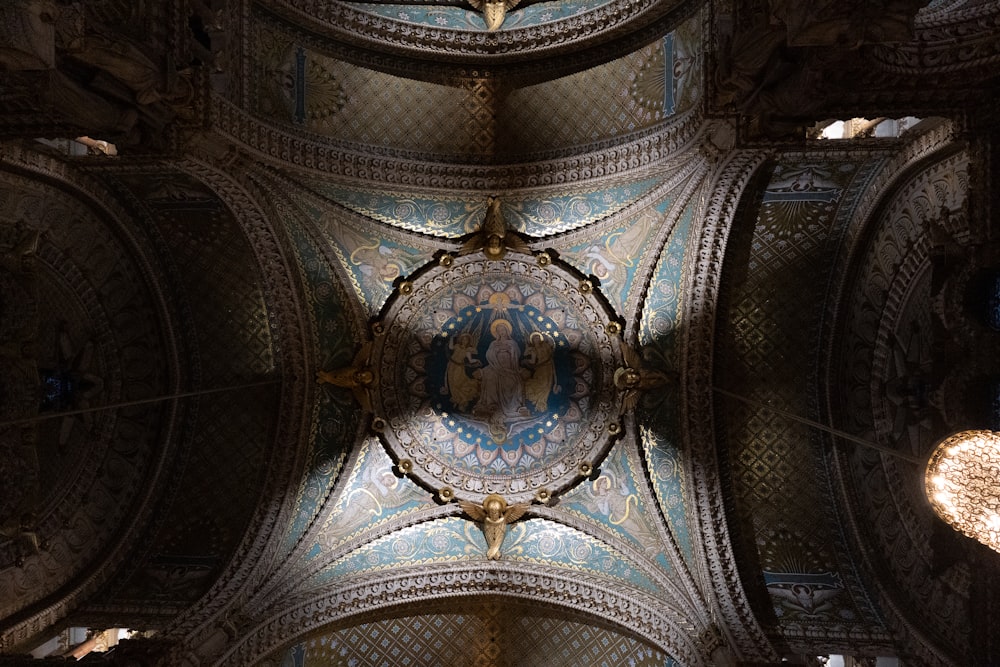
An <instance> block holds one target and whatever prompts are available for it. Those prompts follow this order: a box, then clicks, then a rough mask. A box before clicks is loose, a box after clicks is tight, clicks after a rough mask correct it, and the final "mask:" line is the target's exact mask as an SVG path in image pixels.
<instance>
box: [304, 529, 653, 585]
mask: <svg viewBox="0 0 1000 667" xmlns="http://www.w3.org/2000/svg"><path fill="white" fill-rule="evenodd" d="M503 550H504V560H510V561H521V562H526V563H537V564H541V565H558V566H562V567H566V568H568V569H571V570H578V571H582V572H592V573H594V574H600V575H603V576H607V577H611V578H614V579H619V580H621V581H624V582H627V583H628V584H631V585H633V586H636V587H638V588H640V589H642V590H645V591H648V592H650V593H654V594H655V593H659V592H661V589H660V587H659V586H658V585H657V584H655V583H654V582H653V580H652V579H651V578H650V577H649V576H648V575H647V574H646V573H645V572H644V571H643V570H642V569H641V568H639V567H638V566H636V565H635V564H634V563H633V562H632V561H631V559H629V558H628V557H627V556H626V555H625V554H623V553H621V552H618V551H616V550H614V549H612V548H611V547H609V546H607V545H605V544H603V543H601V542H599V541H598V540H596V539H594V538H592V537H590V536H589V535H587V534H585V533H582V532H580V531H578V530H575V529H573V528H569V527H567V526H563V525H561V524H558V523H554V522H551V521H547V520H545V519H529V520H528V521H524V522H519V523H515V524H514V525H512V526H511V527H510V528H509V530H508V533H507V538H506V539H505V540H504V547H503ZM485 553H486V541H485V539H484V538H483V534H482V531H480V530H479V529H478V528H477V527H476V525H475V524H473V523H471V522H469V521H466V520H464V519H460V518H458V517H450V518H446V519H440V520H438V521H432V522H430V523H425V524H421V525H419V526H411V527H409V528H404V529H402V530H399V531H397V532H395V533H393V534H392V535H389V536H387V537H383V538H381V539H378V540H376V541H374V542H371V543H370V544H367V545H365V546H363V547H361V548H360V549H358V550H357V551H355V552H353V553H351V554H349V555H347V556H345V557H344V558H342V559H340V560H339V561H337V562H335V563H333V564H331V565H330V567H328V568H326V569H324V570H323V571H322V572H321V573H320V574H318V575H317V576H318V577H320V578H321V579H322V580H324V581H329V580H331V579H334V578H342V577H349V576H352V575H357V574H361V573H364V572H372V571H378V570H385V569H390V568H393V567H399V564H400V563H401V562H405V563H406V564H407V565H419V564H424V563H445V562H460V561H468V562H471V561H482V560H484V559H485V555H484V554H485Z"/></svg>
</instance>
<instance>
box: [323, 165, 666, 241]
mask: <svg viewBox="0 0 1000 667" xmlns="http://www.w3.org/2000/svg"><path fill="white" fill-rule="evenodd" d="M662 180H663V177H656V178H648V179H644V180H641V181H635V182H628V183H624V184H618V185H613V186H611V187H605V188H601V189H596V190H585V191H580V192H571V193H566V188H562V189H560V190H559V191H557V192H553V193H550V194H544V195H539V194H533V195H531V196H524V195H518V194H516V193H513V194H510V195H505V196H504V197H503V199H502V201H501V209H502V211H503V216H504V219H505V220H506V221H507V224H508V225H509V226H510V227H511V228H512V229H515V230H517V231H519V232H522V233H524V234H527V235H528V236H533V237H544V236H549V235H552V234H558V233H560V232H565V231H569V230H571V229H577V228H579V227H583V226H585V225H588V224H590V223H592V222H596V221H598V220H601V219H603V218H605V217H607V216H609V215H612V214H614V213H617V212H618V211H620V210H621V209H623V208H625V207H626V206H628V205H629V204H631V203H632V202H634V201H636V200H638V199H640V198H641V197H643V196H644V195H646V194H647V193H648V192H650V191H651V190H652V189H653V188H655V187H656V186H657V185H658V184H660V183H661V182H662ZM307 185H308V187H309V188H310V189H311V190H313V191H314V192H315V193H317V194H318V195H320V196H322V197H325V198H328V199H330V200H331V201H334V202H336V203H338V204H340V205H341V206H344V207H346V208H349V209H351V210H352V211H355V212H356V213H360V214H361V215H364V216H366V217H368V218H371V219H372V220H378V221H379V222H384V223H386V224H390V225H393V226H394V227H401V228H403V229H407V230H411V231H416V232H423V233H425V234H433V235H435V236H443V237H446V238H458V237H460V236H463V235H465V234H468V233H470V232H473V231H475V230H476V229H477V228H478V227H479V224H480V223H481V222H482V220H483V216H484V215H485V214H486V198H485V197H480V198H477V199H469V196H468V195H431V194H425V193H406V192H380V191H377V190H372V189H371V188H365V189H357V188H349V187H346V186H342V185H335V184H332V183H327V182H322V181H313V182H309V183H307Z"/></svg>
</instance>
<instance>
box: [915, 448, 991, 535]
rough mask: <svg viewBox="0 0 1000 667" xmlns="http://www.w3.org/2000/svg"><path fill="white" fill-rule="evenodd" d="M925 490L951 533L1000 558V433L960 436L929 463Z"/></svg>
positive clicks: (932, 454)
mask: <svg viewBox="0 0 1000 667" xmlns="http://www.w3.org/2000/svg"><path fill="white" fill-rule="evenodd" d="M924 489H925V491H926V493H927V498H928V500H930V503H931V507H933V508H934V511H935V512H937V514H938V516H940V517H941V518H942V519H944V520H945V521H946V522H947V523H948V524H949V525H951V527H952V528H954V529H955V530H957V531H959V532H960V533H963V534H965V535H968V536H969V537H971V538H973V539H975V540H978V541H979V542H982V543H983V544H985V545H986V546H988V547H989V548H991V549H993V550H994V551H998V552H1000V433H998V432H996V431H961V432H960V433H956V434H954V435H952V436H949V437H948V438H946V439H945V440H943V441H942V442H941V444H939V445H938V446H937V448H936V449H935V450H934V451H933V452H932V453H931V456H930V459H929V460H928V461H927V470H926V472H925V474H924Z"/></svg>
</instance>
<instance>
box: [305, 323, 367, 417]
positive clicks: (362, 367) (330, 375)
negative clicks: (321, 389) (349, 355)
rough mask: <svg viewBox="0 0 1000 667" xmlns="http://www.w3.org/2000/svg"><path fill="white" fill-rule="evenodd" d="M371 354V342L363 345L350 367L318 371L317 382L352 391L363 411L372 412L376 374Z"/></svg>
mask: <svg viewBox="0 0 1000 667" xmlns="http://www.w3.org/2000/svg"><path fill="white" fill-rule="evenodd" d="M371 352H372V343H371V342H370V341H369V342H367V343H365V344H364V345H362V346H361V349H360V350H358V353H357V354H356V355H354V362H353V363H352V364H351V365H350V366H345V367H344V368H336V369H334V370H330V371H322V370H320V371H316V382H318V383H319V384H324V383H325V384H332V385H334V386H336V387H345V388H347V389H350V390H351V393H353V394H354V398H355V399H356V400H357V401H358V403H359V404H360V405H361V409H362V410H364V411H365V412H372V400H371V394H370V393H369V392H370V391H371V387H372V385H374V384H375V372H374V371H373V370H372V367H371V365H370V361H371Z"/></svg>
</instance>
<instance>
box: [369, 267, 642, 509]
mask: <svg viewBox="0 0 1000 667" xmlns="http://www.w3.org/2000/svg"><path fill="white" fill-rule="evenodd" d="M621 330H622V327H621V323H620V322H619V321H618V318H617V316H616V315H615V313H614V311H613V310H612V308H611V306H610V305H609V304H608V302H607V301H606V299H605V298H604V297H603V296H602V295H601V294H600V292H599V290H597V289H596V287H595V285H594V283H593V282H592V281H590V280H588V279H586V278H585V277H584V276H582V275H580V274H579V273H578V272H576V271H575V270H574V269H572V268H571V267H568V266H566V265H564V264H563V263H562V262H559V261H557V260H554V259H553V258H552V256H551V255H549V254H547V253H541V254H539V255H537V256H533V255H527V254H521V253H517V252H507V253H506V254H505V255H504V257H502V258H498V259H484V258H483V256H482V255H468V256H464V257H457V258H456V257H452V256H451V255H444V256H442V257H441V258H440V259H439V260H438V261H436V262H434V263H432V264H430V265H428V266H426V267H425V268H423V269H421V270H420V271H418V272H417V273H416V274H415V275H414V276H412V277H411V278H410V279H409V280H406V281H402V282H400V283H399V284H398V285H397V288H396V291H395V292H394V294H393V296H392V297H391V298H390V299H389V301H388V303H387V304H386V306H385V308H384V309H383V312H382V315H381V317H380V321H379V322H377V323H376V324H375V325H374V331H375V333H376V336H375V343H374V345H373V349H372V358H371V364H372V367H373V368H374V369H375V371H376V377H377V387H376V391H374V392H373V394H374V397H373V398H374V404H373V408H374V412H375V415H376V417H375V419H374V420H373V427H374V428H375V430H376V431H377V432H378V433H379V436H380V438H381V439H382V441H383V444H384V445H385V446H386V448H387V449H388V451H389V453H390V455H391V456H392V457H393V458H394V459H395V460H396V461H397V463H398V464H399V468H400V470H401V471H403V472H405V473H408V474H410V475H411V476H412V477H413V478H414V479H415V480H416V481H417V482H419V483H421V484H422V485H424V486H426V487H427V488H429V489H431V490H433V491H436V492H437V493H438V496H439V498H440V499H441V500H445V501H447V500H451V499H452V498H458V499H462V500H471V501H474V502H479V503H481V502H482V501H483V499H484V498H485V497H486V496H487V495H489V494H492V493H496V494H500V495H502V496H503V497H504V498H505V499H506V500H507V502H508V503H516V502H530V501H532V500H537V501H541V502H546V501H548V499H549V498H551V497H552V496H553V495H555V494H558V493H560V492H562V491H565V490H566V489H568V488H569V487H571V486H572V485H574V484H575V483H577V482H579V481H580V480H581V479H583V478H584V477H587V476H589V475H590V474H591V471H592V470H593V469H594V468H596V467H597V464H599V463H600V461H601V460H603V458H604V456H605V454H606V453H607V451H608V449H609V448H610V446H611V444H612V443H613V441H614V440H615V439H616V438H617V437H618V436H619V435H620V434H621V430H622V429H621V425H620V423H619V402H618V400H617V399H618V396H617V392H616V389H615V387H614V372H615V370H616V369H617V368H619V367H621V366H622V364H623V361H622V347H621V340H620V335H619V334H620V332H621Z"/></svg>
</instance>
